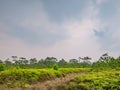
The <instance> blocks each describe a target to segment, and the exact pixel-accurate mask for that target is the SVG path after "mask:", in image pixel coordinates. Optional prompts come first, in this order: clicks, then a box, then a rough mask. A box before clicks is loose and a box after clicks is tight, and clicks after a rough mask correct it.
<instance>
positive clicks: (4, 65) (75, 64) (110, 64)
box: [0, 53, 120, 71]
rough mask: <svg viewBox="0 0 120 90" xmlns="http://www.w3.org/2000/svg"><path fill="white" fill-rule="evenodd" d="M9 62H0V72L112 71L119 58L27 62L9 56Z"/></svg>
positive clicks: (118, 63) (50, 59) (55, 59)
mask: <svg viewBox="0 0 120 90" xmlns="http://www.w3.org/2000/svg"><path fill="white" fill-rule="evenodd" d="M11 58H12V59H11V60H10V59H7V60H5V61H3V60H0V69H1V70H0V71H2V70H4V69H10V68H14V67H15V68H22V69H28V68H38V69H39V68H52V67H54V66H55V65H56V66H57V67H59V68H90V67H91V68H92V69H99V70H103V69H114V68H119V67H120V56H119V57H118V58H114V57H111V56H109V55H108V54H107V53H105V54H103V55H102V56H101V57H100V58H99V60H97V61H96V62H93V63H92V62H91V60H92V58H90V57H88V56H86V57H83V58H81V57H79V58H78V59H70V60H69V61H66V60H65V59H61V60H58V59H57V58H55V57H47V58H45V59H40V60H37V59H36V58H31V59H29V60H27V59H26V58H25V57H20V58H18V57H17V56H11Z"/></svg>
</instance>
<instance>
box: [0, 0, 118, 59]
mask: <svg viewBox="0 0 120 90" xmlns="http://www.w3.org/2000/svg"><path fill="white" fill-rule="evenodd" d="M97 1H98V3H101V2H102V1H103V0H97ZM99 13H100V12H99V9H98V8H97V7H94V4H93V3H90V5H89V6H88V7H87V8H86V9H85V10H84V12H83V14H82V15H80V16H82V20H79V19H73V18H72V19H70V18H69V19H66V21H63V22H62V23H61V24H57V23H55V22H52V21H51V20H50V19H49V16H48V14H47V13H46V12H45V10H44V9H43V8H41V10H40V12H38V13H37V14H35V15H33V16H34V17H32V18H31V17H25V18H24V19H22V20H20V21H19V23H18V25H19V26H20V27H23V28H28V30H33V32H36V33H40V32H39V30H38V29H37V28H43V30H46V31H48V32H52V33H56V32H57V33H58V32H62V33H64V32H65V33H66V34H67V35H66V36H67V37H68V38H66V39H64V40H61V41H58V42H57V43H55V44H53V45H51V46H49V45H48V46H47V47H41V46H40V45H29V44H28V43H26V42H25V41H23V40H22V39H19V38H16V37H14V36H10V35H8V34H7V33H0V45H1V47H0V52H1V54H0V58H6V57H10V56H12V55H17V56H25V57H28V58H29V57H30V58H31V57H36V58H45V57H47V56H54V57H57V58H65V59H70V58H78V57H79V56H82V57H83V56H87V55H88V56H90V57H92V58H93V59H96V58H98V57H99V56H100V55H101V54H102V53H103V52H104V51H103V50H102V46H101V42H99V38H98V37H97V36H96V35H95V34H94V29H96V30H98V31H100V30H101V28H103V27H104V24H103V23H101V21H100V18H99ZM108 25H110V24H108ZM113 26H114V25H113ZM1 29H2V31H3V29H8V28H5V27H2V28H1ZM49 30H50V31H49ZM60 30H61V31H60ZM102 30H103V29H102ZM116 30H117V31H116V32H114V31H113V28H112V29H111V31H112V32H114V34H112V35H113V37H114V38H118V41H119V40H120V39H119V38H120V37H119V33H120V32H119V28H117V29H116ZM56 38H58V37H56ZM118 45H120V44H114V45H113V46H114V47H116V46H117V47H118ZM117 53H118V52H117ZM114 55H116V52H114Z"/></svg>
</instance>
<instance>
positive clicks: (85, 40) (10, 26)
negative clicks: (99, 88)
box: [0, 0, 120, 61]
mask: <svg viewBox="0 0 120 90" xmlns="http://www.w3.org/2000/svg"><path fill="white" fill-rule="evenodd" d="M119 15H120V0H0V59H3V60H5V59H7V58H10V57H11V56H18V57H26V58H34V57H35V58H37V59H41V58H43V59H44V58H46V57H48V56H49V57H56V58H58V59H62V58H64V59H66V60H69V59H72V58H75V59H77V58H78V57H85V56H89V57H91V58H92V59H93V61H96V60H97V59H98V58H99V57H100V56H101V55H102V54H104V53H108V54H109V55H111V56H114V57H118V56H120V25H119V24H120V16H119Z"/></svg>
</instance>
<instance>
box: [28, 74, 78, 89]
mask: <svg viewBox="0 0 120 90" xmlns="http://www.w3.org/2000/svg"><path fill="white" fill-rule="evenodd" d="M79 74H80V73H72V74H69V75H67V76H65V77H60V78H55V79H54V80H48V81H45V82H41V83H38V84H35V85H32V86H30V88H29V90H58V88H59V87H60V86H64V85H66V84H67V83H68V82H69V81H70V80H71V79H73V78H74V77H75V76H77V75H79ZM59 89H60V88H59Z"/></svg>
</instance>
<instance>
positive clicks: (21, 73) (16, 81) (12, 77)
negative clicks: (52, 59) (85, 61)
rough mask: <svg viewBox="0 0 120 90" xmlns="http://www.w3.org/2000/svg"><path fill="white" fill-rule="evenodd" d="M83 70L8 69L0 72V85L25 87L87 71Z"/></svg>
mask: <svg viewBox="0 0 120 90" xmlns="http://www.w3.org/2000/svg"><path fill="white" fill-rule="evenodd" d="M89 70H90V69H83V68H74V69H73V68H60V69H59V70H53V69H16V68H13V69H9V70H5V71H2V72H0V84H2V85H3V86H5V87H11V88H12V87H27V86H29V85H30V84H34V83H37V82H42V81H45V80H51V79H54V78H56V77H64V76H66V75H67V74H69V73H78V72H84V71H89Z"/></svg>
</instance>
